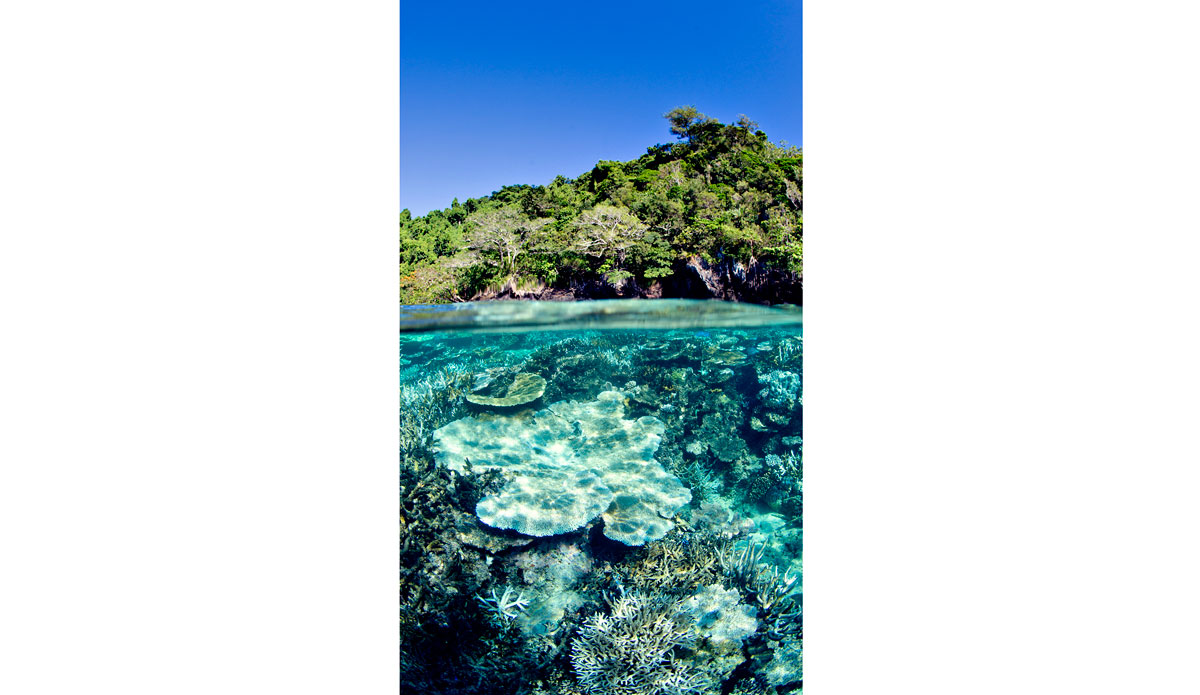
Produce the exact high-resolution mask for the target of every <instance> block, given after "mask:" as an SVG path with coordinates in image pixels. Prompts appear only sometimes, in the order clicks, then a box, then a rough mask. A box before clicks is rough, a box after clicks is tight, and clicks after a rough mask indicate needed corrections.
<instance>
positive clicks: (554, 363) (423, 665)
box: [399, 300, 803, 695]
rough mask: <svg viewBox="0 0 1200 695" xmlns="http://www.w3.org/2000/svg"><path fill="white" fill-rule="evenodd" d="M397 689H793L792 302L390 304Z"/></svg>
mask: <svg viewBox="0 0 1200 695" xmlns="http://www.w3.org/2000/svg"><path fill="white" fill-rule="evenodd" d="M399 358H400V359H399V362H400V364H399V367H400V396H401V413H400V441H401V450H400V499H401V512H400V545H401V566H400V607H401V615H400V645H401V654H400V661H401V691H402V692H446V693H459V692H461V693H468V692H471V693H493V692H494V693H547V694H549V693H564V694H566V693H571V694H579V693H587V694H589V695H591V694H603V695H607V694H608V693H614V694H620V695H630V694H632V693H639V694H640V693H646V694H647V695H654V694H656V693H664V694H665V693H713V694H716V693H721V692H734V693H770V692H778V693H783V692H800V688H801V681H800V665H801V652H800V641H801V640H800V638H801V628H800V623H801V620H800V613H801V609H800V604H801V600H800V598H801V591H802V590H801V584H802V581H801V576H802V559H801V548H802V542H803V527H802V509H803V493H802V483H801V480H802V463H801V453H802V449H803V439H802V437H803V427H802V425H803V405H802V401H803V398H802V387H801V374H802V370H801V365H802V358H803V340H802V336H801V319H800V312H799V310H797V309H779V308H768V307H760V306H754V305H739V304H728V303H722V302H704V301H687V300H621V301H600V302H574V303H563V302H550V303H541V302H496V303H481V304H457V305H444V306H437V307H405V308H403V309H402V321H401V335H400V356H399Z"/></svg>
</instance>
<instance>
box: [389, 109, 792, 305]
mask: <svg viewBox="0 0 1200 695" xmlns="http://www.w3.org/2000/svg"><path fill="white" fill-rule="evenodd" d="M664 117H665V118H666V119H667V121H668V123H669V127H670V132H671V133H672V134H673V135H675V136H676V138H677V141H676V142H673V143H669V144H660V145H654V146H652V147H650V148H649V149H647V150H646V153H645V154H644V155H642V156H641V157H639V158H637V159H635V160H632V161H628V162H616V161H603V160H602V161H600V162H597V164H596V166H595V167H593V168H592V169H591V170H590V171H587V172H584V173H582V174H580V175H579V176H577V177H575V178H574V179H568V178H565V177H563V176H558V177H556V178H555V179H554V180H553V181H551V182H550V183H548V184H546V185H542V186H535V185H524V184H522V185H512V186H505V187H503V188H501V189H500V190H499V191H495V192H493V193H492V194H491V195H489V196H484V197H481V198H471V199H468V200H466V201H465V202H463V203H459V201H458V199H457V198H456V199H455V200H454V201H453V202H452V203H451V205H450V207H448V208H446V209H444V210H433V211H431V212H429V213H428V214H426V215H424V216H421V217H413V216H412V215H411V214H410V213H409V211H408V210H404V211H403V212H402V213H401V215H400V276H401V280H400V299H401V301H402V302H405V303H418V302H444V301H453V300H457V299H465V298H469V297H471V296H473V295H474V294H476V293H478V292H480V291H481V290H484V289H486V288H488V287H493V288H496V287H500V286H504V285H506V284H517V285H522V284H525V285H527V284H542V285H547V286H570V285H572V284H575V283H579V282H584V281H598V282H608V283H612V284H614V285H616V284H620V283H623V282H626V281H628V280H630V279H632V280H633V281H635V282H639V283H644V284H649V283H652V282H653V281H654V280H655V279H657V278H662V277H665V276H667V275H670V274H671V273H672V272H673V270H672V269H673V268H674V267H675V266H676V265H677V263H678V262H679V261H682V260H685V259H687V258H690V257H700V258H703V259H704V260H706V261H708V262H720V261H724V260H737V261H750V260H757V261H760V262H764V263H767V264H769V265H771V266H775V267H779V268H783V269H786V270H789V271H792V272H795V273H800V272H801V271H802V261H803V241H802V228H803V205H802V203H803V200H802V195H801V191H802V189H803V175H802V174H803V156H802V154H801V151H800V149H799V148H796V147H791V146H788V145H787V144H786V143H781V144H779V145H776V144H773V143H771V142H770V141H769V140H768V139H767V136H766V134H764V133H763V132H762V131H761V130H758V125H757V124H756V123H754V122H753V121H751V120H750V119H749V118H748V117H746V116H744V115H742V116H740V117H739V119H738V121H737V122H736V123H734V124H731V125H726V124H722V123H720V122H718V121H716V120H715V119H712V118H709V117H708V116H705V115H704V114H702V113H700V112H699V111H697V110H696V108H695V107H694V106H683V107H679V108H676V109H672V110H671V111H669V112H668V113H666V114H665V115H664Z"/></svg>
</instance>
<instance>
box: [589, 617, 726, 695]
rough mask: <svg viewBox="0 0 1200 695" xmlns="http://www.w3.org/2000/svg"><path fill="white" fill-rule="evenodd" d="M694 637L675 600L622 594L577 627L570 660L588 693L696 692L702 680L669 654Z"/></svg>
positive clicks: (656, 694)
mask: <svg viewBox="0 0 1200 695" xmlns="http://www.w3.org/2000/svg"><path fill="white" fill-rule="evenodd" d="M694 639H695V638H694V635H693V631H692V627H691V625H690V621H689V617H688V615H687V614H686V613H683V612H681V611H680V605H679V603H678V602H673V601H663V600H651V599H647V598H643V597H639V596H623V597H621V598H619V599H617V600H616V601H614V602H613V603H612V614H611V615H603V614H598V615H594V616H592V617H591V618H589V619H588V620H587V621H586V622H585V623H584V625H583V627H582V628H580V630H579V634H578V636H577V637H576V639H575V642H574V644H572V645H571V664H572V666H573V667H574V669H575V675H576V677H577V678H578V679H579V683H580V685H582V686H583V688H584V690H585V691H586V692H587V693H588V695H684V694H686V693H701V692H703V689H702V688H703V686H704V685H705V679H704V678H703V677H702V676H701V675H700V674H699V673H697V672H694V671H693V670H692V669H691V668H690V667H689V666H688V664H687V663H686V662H684V661H681V660H678V659H676V658H675V654H674V652H675V649H676V648H677V647H687V646H690V645H691V644H692V643H693V642H694Z"/></svg>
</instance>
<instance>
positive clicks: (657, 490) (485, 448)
mask: <svg viewBox="0 0 1200 695" xmlns="http://www.w3.org/2000/svg"><path fill="white" fill-rule="evenodd" d="M623 401H624V394H622V393H620V392H618V391H605V392H603V393H601V394H600V395H599V396H598V397H597V400H595V401H589V402H584V403H580V402H576V401H560V402H558V403H554V404H552V405H550V406H548V407H547V408H546V409H545V410H541V411H538V412H537V413H534V414H533V415H532V416H530V417H528V418H525V417H499V416H497V417H489V418H475V417H466V418H463V419H461V420H456V421H454V422H452V423H450V424H448V425H446V426H444V427H441V428H439V429H438V430H436V431H435V432H434V433H433V438H434V445H433V451H434V456H435V457H436V459H437V461H438V462H439V463H440V464H441V465H444V466H446V467H448V468H450V469H451V470H454V471H459V472H462V471H465V470H467V468H468V467H471V468H473V469H480V470H488V469H499V470H502V471H503V472H504V473H505V475H506V476H509V477H510V481H509V482H508V483H507V484H506V485H505V486H504V487H503V488H502V489H501V490H499V491H498V492H497V493H495V494H492V495H489V496H487V497H484V498H483V499H482V500H481V501H480V502H479V504H478V506H477V507H476V513H477V514H478V515H479V518H480V519H481V520H482V521H483V522H484V523H486V524H488V525H490V526H494V527H496V528H503V529H513V530H516V531H518V532H520V533H523V534H526V535H530V536H552V535H556V534H560V533H565V532H567V531H572V530H574V529H577V528H580V527H582V526H583V525H584V524H586V523H587V522H588V521H590V520H592V519H594V518H595V517H597V516H601V515H603V518H604V522H605V524H604V533H605V535H606V536H608V537H609V538H612V539H613V540H617V541H620V542H622V543H625V544H626V545H642V544H644V543H646V542H647V541H650V540H657V539H659V538H662V537H663V536H664V535H665V534H666V533H667V531H669V530H670V529H671V528H672V526H673V524H672V522H671V521H670V517H671V515H673V514H674V513H675V511H676V510H677V509H678V508H679V507H681V506H683V505H685V504H687V503H688V501H689V500H690V499H691V493H690V492H689V491H688V489H687V488H685V487H684V486H683V485H682V484H681V483H680V482H679V479H678V478H676V477H675V476H672V475H670V474H669V473H667V472H666V471H665V470H663V468H662V466H661V465H659V463H658V462H657V461H655V460H654V458H653V456H654V452H655V451H656V450H657V449H658V444H659V441H660V439H661V437H662V432H663V423H662V422H661V421H659V420H658V419H656V418H653V417H649V416H643V417H641V418H638V419H637V420H626V419H624V418H623V416H624V414H625V408H624V405H623Z"/></svg>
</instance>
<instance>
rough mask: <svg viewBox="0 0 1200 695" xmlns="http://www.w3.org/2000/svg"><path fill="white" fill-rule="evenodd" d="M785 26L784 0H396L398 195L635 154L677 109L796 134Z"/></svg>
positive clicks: (462, 190)
mask: <svg viewBox="0 0 1200 695" xmlns="http://www.w3.org/2000/svg"><path fill="white" fill-rule="evenodd" d="M801 34H802V32H801V4H800V2H798V1H797V2H786V1H784V0H743V1H741V2H737V3H734V2H728V1H725V2H708V1H707V0H706V1H702V2H678V3H675V2H671V3H668V2H654V1H653V0H642V1H641V2H627V1H626V0H609V1H608V2H604V3H566V2H561V1H560V2H541V1H540V0H534V1H531V2H521V3H496V2H473V1H472V2H457V3H444V4H443V3H435V2H426V1H424V0H401V3H400V206H401V208H408V209H410V210H411V211H412V212H413V214H414V215H420V214H424V213H426V212H428V211H429V210H431V209H434V208H444V207H447V206H449V204H450V201H451V200H452V199H454V198H455V197H457V198H458V199H459V200H460V201H462V200H466V199H467V198H474V197H478V196H482V195H487V194H489V193H491V192H492V191H495V190H497V189H499V188H500V187H501V186H504V185H507V184H517V183H528V184H545V183H548V182H549V181H550V180H552V179H553V178H554V177H555V176H556V175H558V174H562V175H564V176H568V177H575V176H578V175H579V174H582V173H583V172H585V171H587V170H589V169H591V167H592V166H594V165H595V163H596V162H597V161H598V160H601V159H613V160H627V159H633V158H636V157H638V156H639V155H641V154H642V153H643V152H645V151H646V148H647V147H649V146H651V145H654V144H656V143H662V142H671V141H672V140H674V137H673V136H672V135H671V134H670V133H669V132H668V130H667V122H666V121H665V120H664V119H663V118H662V114H664V113H666V112H667V111H669V110H670V109H672V108H674V107H676V106H682V105H686V104H693V105H695V106H696V107H697V108H698V109H700V111H702V112H704V113H706V114H708V115H709V116H712V117H714V118H717V119H719V120H721V121H724V122H727V123H728V122H731V121H733V120H735V119H736V118H737V116H738V114H741V113H745V114H746V115H747V116H749V117H750V118H752V119H753V120H755V121H757V122H758V123H759V125H760V127H761V128H762V129H763V130H764V131H766V133H767V135H768V136H770V138H771V140H773V141H775V142H779V141H781V140H786V141H787V142H789V143H791V144H793V145H801V144H803V131H802V129H801V111H802V110H801Z"/></svg>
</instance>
